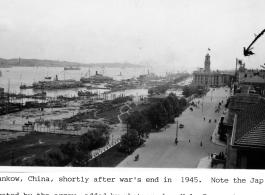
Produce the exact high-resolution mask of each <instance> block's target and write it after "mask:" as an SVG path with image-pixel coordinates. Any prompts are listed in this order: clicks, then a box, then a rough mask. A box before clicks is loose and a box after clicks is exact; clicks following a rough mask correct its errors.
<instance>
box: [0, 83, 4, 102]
mask: <svg viewBox="0 0 265 195" xmlns="http://www.w3.org/2000/svg"><path fill="white" fill-rule="evenodd" d="M4 103H5V89H4V88H2V87H0V105H3V104H4Z"/></svg>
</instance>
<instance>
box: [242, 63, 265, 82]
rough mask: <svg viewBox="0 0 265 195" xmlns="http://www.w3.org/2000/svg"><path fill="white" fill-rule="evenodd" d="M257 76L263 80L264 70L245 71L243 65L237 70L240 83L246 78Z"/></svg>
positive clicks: (264, 76)
mask: <svg viewBox="0 0 265 195" xmlns="http://www.w3.org/2000/svg"><path fill="white" fill-rule="evenodd" d="M256 75H257V76H259V77H261V78H263V79H264V78H265V70H259V69H256V70H255V69H247V68H246V67H245V64H242V63H241V64H239V68H238V81H239V82H241V81H242V80H244V79H246V78H252V77H254V76H256Z"/></svg>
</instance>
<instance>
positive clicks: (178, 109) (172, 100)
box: [167, 93, 181, 117]
mask: <svg viewBox="0 0 265 195" xmlns="http://www.w3.org/2000/svg"><path fill="white" fill-rule="evenodd" d="M167 100H168V101H169V102H170V104H171V106H172V109H173V113H174V117H178V116H179V114H180V113H181V107H180V102H179V99H178V97H177V96H176V95H175V94H174V93H170V94H169V95H168V97H167Z"/></svg>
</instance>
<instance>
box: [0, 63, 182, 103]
mask: <svg viewBox="0 0 265 195" xmlns="http://www.w3.org/2000/svg"><path fill="white" fill-rule="evenodd" d="M88 70H89V69H88V68H85V67H81V70H67V71H64V68H63V67H12V68H0V71H1V72H2V77H0V87H2V88H4V89H5V91H8V88H9V91H10V92H11V93H17V94H18V93H23V94H26V95H33V94H36V93H40V92H42V91H43V90H40V89H38V90H36V89H22V90H21V89H20V88H19V86H20V85H21V84H26V85H32V83H33V82H38V81H44V80H45V78H44V77H46V76H50V77H52V79H51V80H53V79H54V78H55V76H56V75H58V79H59V80H63V79H76V80H77V81H79V80H80V78H81V77H82V76H85V75H86V74H87V75H89V72H88ZM96 71H97V72H98V73H101V74H104V75H106V76H109V77H112V78H114V79H115V80H121V79H129V78H133V77H135V78H137V77H139V76H140V75H143V74H147V73H148V71H149V72H150V73H151V72H152V73H154V74H156V75H158V76H164V75H165V74H166V72H175V73H176V72H177V71H176V69H174V68H172V67H167V68H165V67H157V68H153V69H151V68H150V70H148V69H147V68H104V69H103V68H100V67H98V68H91V69H90V75H91V76H93V75H95V74H96ZM99 87H103V85H100V86H99ZM78 90H86V88H77V89H55V90H45V91H46V92H47V96H49V97H56V96H58V95H64V96H68V97H71V96H77V92H78ZM104 91H107V90H103V89H94V90H92V92H93V93H98V94H100V93H103V92H104ZM147 91H148V90H147V89H132V90H125V91H118V92H113V93H111V94H108V99H110V98H111V97H113V96H112V94H116V97H118V96H119V95H122V94H123V95H126V96H127V95H134V96H147V94H148V93H147Z"/></svg>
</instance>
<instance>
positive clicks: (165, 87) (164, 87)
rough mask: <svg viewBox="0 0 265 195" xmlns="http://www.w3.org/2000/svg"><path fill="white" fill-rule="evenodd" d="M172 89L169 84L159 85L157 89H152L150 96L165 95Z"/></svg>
mask: <svg viewBox="0 0 265 195" xmlns="http://www.w3.org/2000/svg"><path fill="white" fill-rule="evenodd" d="M169 88H170V85H169V84H168V83H166V84H163V85H158V86H156V87H152V88H150V89H149V90H148V94H150V95H154V94H164V93H166V91H167V90H168V89H169Z"/></svg>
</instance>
